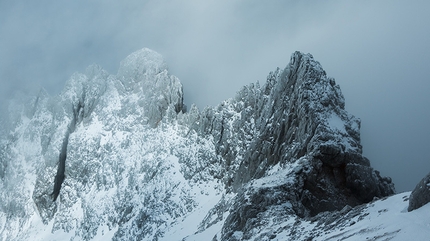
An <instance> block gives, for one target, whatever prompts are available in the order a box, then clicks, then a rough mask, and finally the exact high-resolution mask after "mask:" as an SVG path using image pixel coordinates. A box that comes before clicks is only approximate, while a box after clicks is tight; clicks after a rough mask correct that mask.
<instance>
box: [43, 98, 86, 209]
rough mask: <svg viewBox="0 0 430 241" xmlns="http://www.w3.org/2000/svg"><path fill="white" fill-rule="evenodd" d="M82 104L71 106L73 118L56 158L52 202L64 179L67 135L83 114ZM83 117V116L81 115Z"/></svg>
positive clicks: (55, 198) (74, 127)
mask: <svg viewBox="0 0 430 241" xmlns="http://www.w3.org/2000/svg"><path fill="white" fill-rule="evenodd" d="M83 107H84V106H83V104H82V103H81V102H79V103H78V106H77V107H76V109H75V108H73V119H72V122H71V123H70V125H69V127H68V128H67V132H66V135H65V137H64V139H63V144H62V146H61V151H60V156H59V158H58V168H57V174H56V175H55V179H54V189H53V191H52V193H51V197H52V200H53V202H55V201H56V200H57V198H58V195H59V194H60V190H61V185H62V184H63V182H64V179H65V177H66V176H65V171H66V159H67V146H68V144H69V136H70V134H71V133H73V132H74V131H75V129H76V123H77V121H78V120H79V118H80V117H81V115H83V113H82V112H83V111H82V110H83ZM81 118H83V117H81Z"/></svg>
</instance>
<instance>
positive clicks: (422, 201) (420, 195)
mask: <svg viewBox="0 0 430 241" xmlns="http://www.w3.org/2000/svg"><path fill="white" fill-rule="evenodd" d="M429 202H430V173H429V174H427V176H425V177H424V178H423V179H422V180H421V181H420V182H419V183H418V185H417V186H416V187H415V189H414V190H413V191H412V193H411V196H410V197H409V207H408V211H409V212H410V211H413V210H415V209H418V208H420V207H422V206H424V205H426V204H427V203H429Z"/></svg>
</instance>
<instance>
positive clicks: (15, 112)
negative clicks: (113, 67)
mask: <svg viewBox="0 0 430 241" xmlns="http://www.w3.org/2000/svg"><path fill="white" fill-rule="evenodd" d="M344 107H345V101H344V98H343V96H342V93H341V91H340V88H339V86H338V85H337V84H336V83H335V80H334V79H333V78H330V77H327V75H326V73H325V71H324V70H323V69H322V67H321V65H320V64H319V63H318V62H317V61H315V60H314V59H313V57H312V56H311V55H310V54H303V53H300V52H296V53H294V54H293V55H292V56H291V60H290V63H289V64H288V65H287V67H286V68H285V69H277V70H275V71H274V72H272V73H270V74H269V76H268V78H267V81H266V82H265V83H264V84H262V85H261V86H260V84H259V83H258V82H257V83H253V84H250V85H247V86H245V87H243V88H242V89H241V90H240V91H239V92H238V93H237V95H236V96H235V97H234V98H232V99H228V100H226V101H223V102H222V103H221V104H219V105H218V106H215V107H206V108H205V109H203V110H201V111H200V110H199V109H198V108H197V107H196V106H195V105H193V106H191V108H190V109H189V111H187V112H186V111H185V110H186V108H185V106H184V104H183V92H182V85H181V83H180V82H179V80H178V79H177V78H176V77H175V76H172V75H170V73H169V72H168V69H167V65H166V64H165V62H164V60H163V58H162V57H161V56H160V55H159V54H158V53H156V52H154V51H152V50H149V49H142V50H139V51H137V52H135V53H133V54H131V55H130V56H128V57H127V58H126V59H125V60H124V61H122V62H121V65H120V69H119V71H118V73H117V75H110V74H109V73H107V72H106V71H104V70H103V69H102V68H100V67H98V66H91V67H89V68H88V69H87V71H86V73H84V74H74V75H73V76H72V77H71V79H70V80H69V81H68V82H67V84H66V86H65V88H64V90H63V92H61V94H60V95H58V96H53V97H50V96H48V95H47V94H46V93H45V92H44V91H41V92H40V94H39V95H38V96H36V97H27V96H23V97H21V98H16V99H15V100H14V101H13V102H12V103H11V105H10V113H9V123H11V124H10V125H5V126H11V128H9V129H8V131H7V132H6V133H7V135H4V136H2V138H1V140H0V190H1V191H0V237H1V239H3V240H23V239H24V240H25V239H29V237H31V238H32V240H59V239H61V240H107V239H112V240H212V239H214V240H268V239H275V240H276V239H278V240H297V239H305V237H319V236H321V237H329V236H330V232H331V233H333V235H332V236H333V237H346V236H342V235H343V234H338V233H336V232H339V233H341V232H342V228H345V225H347V224H350V223H349V221H348V222H347V221H345V220H343V219H342V218H343V215H344V214H347V213H351V212H352V213H351V214H348V215H350V216H351V217H352V218H355V219H356V220H355V219H354V220H355V222H356V223H359V221H360V220H363V218H362V216H360V214H361V213H362V210H365V209H366V210H373V209H372V208H371V207H372V206H371V205H372V204H370V205H367V206H363V204H364V203H369V202H371V201H372V200H374V199H375V198H383V197H385V196H388V195H391V194H393V193H394V186H393V184H392V183H391V179H389V178H385V177H381V176H380V175H379V172H377V171H375V170H373V169H372V168H371V167H370V162H369V160H368V159H366V158H365V157H363V156H362V147H361V144H360V130H359V129H360V121H359V119H357V118H355V117H354V116H352V115H350V114H348V113H347V112H346V110H345V109H344ZM64 143H66V144H64ZM64 145H66V146H65V147H64ZM61 156H63V157H64V156H66V159H65V163H64V164H65V170H64V176H65V178H64V182H63V183H62V185H61V189H60V192H59V196H58V199H57V200H56V201H53V198H52V197H51V195H50V194H51V193H53V190H54V186H57V187H58V185H56V183H57V182H55V180H56V178H55V177H56V175H58V173H59V172H60V170H61ZM59 160H60V163H59ZM387 200H398V199H395V198H393V199H390V198H389V199H387ZM393 202H397V201H393ZM401 203H402V204H399V205H403V201H402V202H401ZM396 208H397V206H396ZM390 210H391V209H390ZM392 212H393V213H396V212H397V209H393V211H392ZM393 215H394V214H393ZM405 215H406V216H407V214H405ZM328 220H343V221H342V222H343V224H345V225H344V226H339V228H338V229H337V228H333V229H327V228H325V226H327V225H332V223H330V222H329V221H328ZM339 222H340V221H339ZM399 222H400V221H399ZM321 225H323V226H321ZM324 225H325V226H324ZM351 227H352V226H351ZM356 227H357V226H356ZM360 227H361V226H360ZM396 227H397V226H396ZM348 230H351V231H348V232H349V233H348V235H349V234H351V237H352V236H354V235H355V234H356V233H357V232H356V233H354V230H352V229H348ZM378 230H384V228H380V229H378ZM372 232H373V231H372ZM381 232H382V231H381ZM390 232H391V231H390ZM335 233H336V234H335ZM358 233H359V232H358ZM398 233H400V232H398V231H396V232H394V233H393V235H394V236H395V235H397V234H398ZM372 234H375V235H378V234H379V231H377V230H374V232H373V233H372ZM324 235H325V236H324ZM336 235H339V236H336ZM360 235H361V234H360ZM348 237H350V236H348ZM360 237H362V236H360ZM390 237H391V236H390Z"/></svg>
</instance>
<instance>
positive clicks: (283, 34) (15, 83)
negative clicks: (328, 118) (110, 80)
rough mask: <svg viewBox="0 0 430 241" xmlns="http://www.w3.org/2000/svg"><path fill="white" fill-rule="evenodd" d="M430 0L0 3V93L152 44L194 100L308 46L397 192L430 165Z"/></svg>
mask: <svg viewBox="0 0 430 241" xmlns="http://www.w3.org/2000/svg"><path fill="white" fill-rule="evenodd" d="M429 11H430V1H424V0H423V1H419V0H416V1H276V0H273V1H257V0H249V1H245V0H239V1H227V0H225V1H213V0H207V1H199V0H192V1H163V0H154V1H137V0H136V1H134V0H125V1H113V0H112V1H108V0H90V1H88V0H85V1H84V0H75V1H65V0H64V1H63V0H58V1H48V0H39V1H30V0H27V1H19V0H17V1H0V96H1V97H0V100H1V102H2V103H4V102H5V99H6V98H9V97H11V93H13V91H14V90H24V91H30V92H32V91H35V90H38V89H39V88H41V87H43V88H45V89H46V90H48V92H49V93H50V94H57V93H58V92H59V91H60V90H61V89H62V88H63V85H64V83H65V81H66V80H67V79H68V78H69V77H70V75H71V74H72V73H73V72H76V71H78V72H83V71H84V70H85V68H86V67H87V66H88V65H90V64H93V63H96V64H99V65H101V66H102V67H103V68H105V69H106V70H107V71H108V72H110V73H112V74H115V73H116V71H117V68H118V66H119V62H120V61H121V60H122V59H123V58H125V57H126V56H127V55H128V54H130V53H131V52H133V51H135V50H138V49H140V48H143V47H148V48H151V49H154V50H156V51H157V52H159V53H161V54H162V55H163V56H164V57H165V59H166V62H167V64H168V65H169V68H170V72H171V73H172V74H174V75H176V76H178V77H179V78H180V80H181V82H182V83H183V85H184V90H185V101H186V103H187V104H191V103H196V104H197V105H198V106H199V107H200V108H202V107H204V106H206V105H216V104H218V103H219V102H220V101H222V100H224V99H226V98H229V97H233V96H234V94H235V93H236V91H238V90H239V89H240V87H241V86H243V85H245V84H248V83H250V82H255V81H257V80H259V81H260V83H263V82H264V81H265V78H266V76H267V74H268V73H269V72H270V71H272V70H274V69H275V68H276V67H281V68H283V67H285V66H286V64H287V63H288V61H289V57H290V55H291V53H292V52H294V51H295V50H300V51H303V52H309V53H312V54H313V55H314V57H315V59H316V60H318V61H319V62H320V63H321V64H322V65H323V67H324V69H325V70H326V72H327V73H328V75H330V76H332V77H335V78H336V81H337V83H338V84H340V86H341V89H342V91H343V94H344V95H345V99H346V105H347V106H346V108H347V110H348V111H349V112H350V113H352V114H354V115H356V116H358V117H360V118H361V120H362V144H363V146H364V154H365V155H366V156H367V157H368V158H369V159H370V161H371V163H372V165H373V166H374V167H375V168H376V169H378V170H380V171H381V173H382V175H388V176H391V177H392V178H393V180H394V182H395V184H396V188H397V190H398V191H405V190H411V189H412V188H414V186H415V185H416V183H418V181H419V180H420V179H421V178H422V177H423V176H424V175H425V174H427V173H428V172H430V158H429V157H428V156H427V155H426V154H427V149H428V148H430V138H429V137H430V127H429V125H428V123H430V108H429V107H428V104H430V94H429V93H430V83H429V81H430V80H429V75H428V73H427V72H428V68H429V66H430V47H429V43H430V14H428V13H429Z"/></svg>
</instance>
